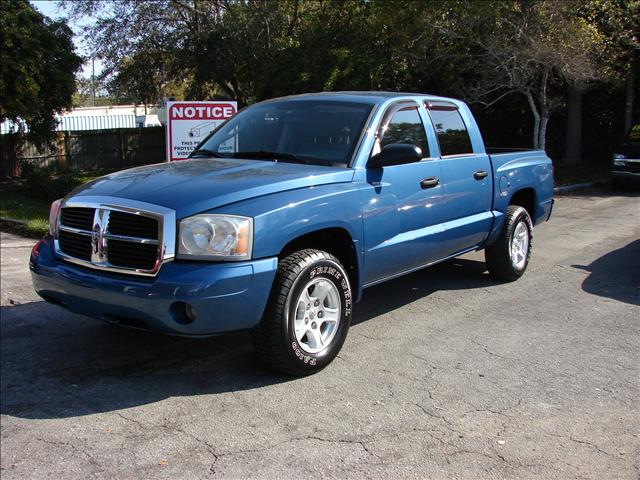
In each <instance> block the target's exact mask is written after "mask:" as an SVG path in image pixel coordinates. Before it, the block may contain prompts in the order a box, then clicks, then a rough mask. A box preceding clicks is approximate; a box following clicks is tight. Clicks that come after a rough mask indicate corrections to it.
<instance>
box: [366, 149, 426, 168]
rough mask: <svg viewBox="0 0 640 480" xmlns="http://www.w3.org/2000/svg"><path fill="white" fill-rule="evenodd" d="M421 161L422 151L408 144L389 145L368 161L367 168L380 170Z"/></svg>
mask: <svg viewBox="0 0 640 480" xmlns="http://www.w3.org/2000/svg"><path fill="white" fill-rule="evenodd" d="M420 160H422V149H421V148H420V147H418V146H417V145H412V144H410V143H390V144H389V145H386V146H385V147H383V148H382V151H381V152H380V153H378V154H376V155H374V156H373V157H371V158H370V159H369V161H368V162H367V168H382V167H390V166H392V165H402V164H403V163H415V162H419V161H420Z"/></svg>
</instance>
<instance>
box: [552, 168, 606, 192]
mask: <svg viewBox="0 0 640 480" xmlns="http://www.w3.org/2000/svg"><path fill="white" fill-rule="evenodd" d="M553 177H554V180H555V186H556V187H561V186H563V185H573V184H576V183H587V182H595V181H596V180H608V179H609V178H610V177H611V165H610V164H609V162H593V163H585V164H583V165H579V166H577V167H570V166H567V165H556V166H555V172H554V175H553Z"/></svg>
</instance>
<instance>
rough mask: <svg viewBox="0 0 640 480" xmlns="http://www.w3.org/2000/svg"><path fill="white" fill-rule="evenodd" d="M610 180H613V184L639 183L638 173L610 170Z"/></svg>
mask: <svg viewBox="0 0 640 480" xmlns="http://www.w3.org/2000/svg"><path fill="white" fill-rule="evenodd" d="M611 178H612V179H613V181H614V182H629V183H640V172H629V171H625V170H612V171H611Z"/></svg>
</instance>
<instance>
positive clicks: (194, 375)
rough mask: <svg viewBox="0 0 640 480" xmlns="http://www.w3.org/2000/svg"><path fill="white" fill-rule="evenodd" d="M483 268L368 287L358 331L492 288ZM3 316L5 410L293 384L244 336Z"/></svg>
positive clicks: (25, 411)
mask: <svg viewBox="0 0 640 480" xmlns="http://www.w3.org/2000/svg"><path fill="white" fill-rule="evenodd" d="M484 270H485V267H484V262H478V261H474V260H466V259H456V260H454V261H450V262H447V263H445V264H442V265H439V266H436V267H433V268H431V269H427V270H423V271H419V272H416V273H413V274H411V275H407V276H405V277H402V278H399V279H396V280H393V281H390V282H387V283H385V284H384V285H380V286H376V287H372V288H371V289H368V290H367V291H366V293H365V296H364V298H363V301H362V302H361V303H360V304H358V308H357V309H356V312H357V314H356V315H355V318H354V320H353V323H354V325H355V328H358V327H357V324H359V323H362V322H365V321H367V320H370V319H373V318H375V317H377V316H379V315H382V314H384V313H386V312H389V311H392V310H394V309H397V308H400V307H402V306H404V305H407V304H409V303H411V302H413V301H415V300H417V299H419V298H423V297H425V296H428V295H429V294H431V293H432V292H434V291H437V290H445V289H470V288H484V287H487V286H489V285H493V284H494V281H493V280H491V279H489V277H488V275H486V274H485V273H484ZM1 313H2V321H1V322H0V327H1V352H0V355H1V364H0V373H1V376H0V381H1V391H0V412H1V413H2V414H4V415H11V416H16V417H21V418H32V419H45V418H67V417H77V416H83V415H89V414H94V413H104V412H112V411H118V410H121V409H126V408H130V407H135V406H139V405H145V404H148V403H153V402H157V401H161V400H163V399H165V398H169V397H176V396H193V395H206V394H216V393H222V392H230V391H242V390H248V389H254V388H260V387H263V386H266V385H271V384H276V383H283V382H288V381H292V380H295V378H291V377H286V376H282V375H277V374H273V373H272V372H270V371H267V370H265V369H263V368H261V367H260V365H258V362H257V361H256V360H255V358H254V356H253V354H252V347H251V342H250V338H249V335H248V334H247V333H235V334H228V335H223V336H219V337H214V338H210V339H204V340H200V339H186V338H177V337H167V336H162V335H155V334H150V333H144V332H137V331H132V330H124V329H119V328H116V327H112V326H109V325H107V324H104V323H102V322H99V321H95V320H91V319H88V318H86V317H82V316H78V315H74V314H71V313H69V312H66V311H64V310H61V309H60V308H59V307H56V306H53V305H50V304H47V303H45V302H34V303H28V304H23V305H18V306H12V307H2V311H1Z"/></svg>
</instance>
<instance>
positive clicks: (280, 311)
mask: <svg viewBox="0 0 640 480" xmlns="http://www.w3.org/2000/svg"><path fill="white" fill-rule="evenodd" d="M351 311H352V294H351V284H350V282H349V277H348V276H347V273H346V271H345V269H344V267H343V266H342V265H341V264H340V262H339V261H338V259H337V258H335V257H334V256H333V255H331V254H329V253H327V252H323V251H321V250H311V249H306V250H300V251H297V252H295V253H292V254H291V255H289V256H287V257H285V258H283V259H282V260H280V262H279V263H278V271H277V273H276V278H275V280H274V285H273V288H272V290H271V294H270V297H269V302H268V304H267V308H266V310H265V315H264V317H263V319H262V321H261V323H260V325H258V327H256V328H255V329H254V330H253V332H252V337H253V345H254V349H255V351H256V354H257V356H258V358H259V359H260V360H261V361H262V362H264V363H265V364H266V365H267V366H268V367H269V368H271V369H273V370H276V371H278V372H282V373H285V374H288V375H309V374H312V373H315V372H317V371H319V370H321V369H322V368H324V367H325V366H327V365H328V364H329V363H331V361H332V360H333V359H334V358H335V357H336V355H338V352H340V349H341V348H342V345H343V343H344V340H345V338H346V337H347V332H348V331H349V326H350V324H351ZM334 320H335V322H334Z"/></svg>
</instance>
